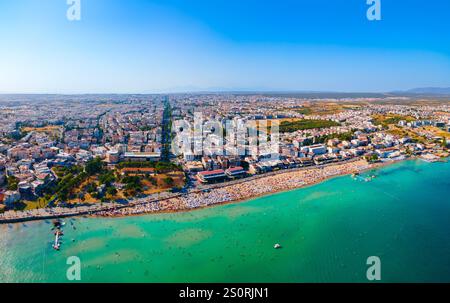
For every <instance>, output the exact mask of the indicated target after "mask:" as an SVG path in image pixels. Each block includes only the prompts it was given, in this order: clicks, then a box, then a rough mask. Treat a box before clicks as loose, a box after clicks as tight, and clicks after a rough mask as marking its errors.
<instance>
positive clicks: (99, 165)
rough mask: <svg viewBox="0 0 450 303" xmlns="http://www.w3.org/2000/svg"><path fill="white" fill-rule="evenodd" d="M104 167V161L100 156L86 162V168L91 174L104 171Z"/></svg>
mask: <svg viewBox="0 0 450 303" xmlns="http://www.w3.org/2000/svg"><path fill="white" fill-rule="evenodd" d="M103 167H104V163H103V162H102V160H101V159H100V158H99V157H97V158H95V159H92V160H89V161H88V162H87V163H86V167H85V168H84V170H85V172H86V173H87V174H88V175H89V176H93V175H95V174H98V173H102V171H103Z"/></svg>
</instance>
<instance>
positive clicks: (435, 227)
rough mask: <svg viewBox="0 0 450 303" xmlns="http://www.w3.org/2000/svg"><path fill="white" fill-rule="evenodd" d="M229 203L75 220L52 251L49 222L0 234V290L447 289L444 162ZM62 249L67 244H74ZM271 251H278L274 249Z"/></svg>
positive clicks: (449, 178)
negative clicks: (254, 285) (65, 286)
mask: <svg viewBox="0 0 450 303" xmlns="http://www.w3.org/2000/svg"><path fill="white" fill-rule="evenodd" d="M373 174H375V175H376V176H377V178H375V179H373V181H371V182H364V181H362V180H354V179H353V178H351V177H350V176H343V177H339V178H335V179H332V180H329V181H327V182H324V183H321V184H318V185H315V186H311V187H308V188H304V189H299V190H295V191H290V192H285V193H280V194H275V195H271V196H267V197H263V198H258V199H255V200H252V201H248V202H242V203H239V204H229V205H224V206H218V207H214V208H209V209H203V210H197V211H193V212H188V213H178V214H157V215H148V216H141V217H129V218H117V219H97V218H79V219H76V220H75V221H74V224H75V226H76V230H74V229H73V228H72V227H71V226H70V224H69V222H70V220H66V221H67V224H66V227H65V230H64V231H65V234H66V235H65V243H64V244H63V246H62V250H61V251H60V252H56V251H54V250H53V249H52V248H51V242H52V240H53V239H52V234H51V231H50V228H51V224H50V223H49V222H34V223H26V224H16V225H2V226H0V235H1V236H0V252H1V257H0V280H1V281H6V282H46V281H50V282H67V280H66V270H67V268H68V267H69V266H68V265H66V258H67V257H69V256H78V257H79V258H80V260H81V268H82V273H81V278H82V282H364V281H367V280H366V270H367V265H366V260H367V258H368V257H369V256H378V257H380V259H381V277H382V281H384V282H431V281H436V282H439V281H446V282H450V163H425V162H422V161H407V162H402V163H398V164H395V165H392V166H388V167H385V168H382V169H379V170H375V171H371V172H368V173H366V174H365V175H373ZM72 239H74V240H75V242H72ZM275 243H280V244H281V245H282V246H283V247H282V249H278V250H276V249H274V248H273V246H274V244H275Z"/></svg>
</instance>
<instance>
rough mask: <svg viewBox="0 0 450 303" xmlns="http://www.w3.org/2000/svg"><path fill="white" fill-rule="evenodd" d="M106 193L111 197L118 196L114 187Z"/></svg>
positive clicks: (109, 188)
mask: <svg viewBox="0 0 450 303" xmlns="http://www.w3.org/2000/svg"><path fill="white" fill-rule="evenodd" d="M106 193H107V194H108V195H110V196H115V195H117V189H115V188H114V187H108V189H107V190H106Z"/></svg>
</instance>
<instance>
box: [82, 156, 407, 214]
mask: <svg viewBox="0 0 450 303" xmlns="http://www.w3.org/2000/svg"><path fill="white" fill-rule="evenodd" d="M404 160H405V159H402V160H392V161H388V162H378V163H372V164H370V163H368V162H367V161H365V160H362V159H358V160H357V161H354V162H350V163H349V162H347V163H338V164H336V163H333V164H331V165H329V166H326V167H327V168H329V169H330V170H333V169H336V170H337V169H341V168H342V170H340V171H339V170H338V172H337V173H334V174H330V175H327V176H324V177H319V178H317V179H314V180H311V181H310V182H304V183H301V184H298V185H296V186H286V187H285V188H280V189H274V190H268V191H264V192H261V193H258V194H251V195H248V196H246V197H242V198H237V199H230V200H223V201H220V200H219V201H217V202H213V203H205V204H199V205H195V206H187V207H181V208H176V209H172V208H170V207H168V208H163V209H155V208H147V209H138V210H136V206H130V207H124V208H121V209H120V210H118V211H113V212H99V213H96V214H94V215H91V217H110V218H123V217H130V216H143V215H149V214H159V213H178V212H191V211H195V210H198V209H204V208H210V207H215V206H219V205H226V204H236V203H240V202H245V201H250V200H253V199H257V198H260V197H267V196H270V195H273V194H278V193H282V192H288V191H291V190H297V189H301V188H306V187H310V186H314V185H317V184H319V183H322V182H325V181H328V180H330V179H333V178H337V177H340V176H345V175H350V174H353V173H363V172H365V171H369V170H373V169H377V168H381V167H384V166H388V165H391V164H395V163H398V162H401V161H404ZM408 160H409V159H408ZM324 168H325V167H310V168H305V169H304V170H301V171H280V172H279V173H278V174H276V175H272V176H263V177H261V178H259V179H257V180H259V181H264V182H267V179H269V178H270V177H274V176H276V177H281V178H283V177H290V176H292V175H295V174H296V173H298V172H311V171H312V172H317V171H321V170H322V169H324ZM253 181H255V180H250V181H246V180H244V182H242V183H238V184H232V185H224V186H222V187H219V188H216V189H212V190H211V192H213V191H214V190H217V189H231V190H234V189H235V188H234V187H236V185H237V186H239V185H243V184H245V183H247V182H249V183H251V182H253ZM211 192H208V193H202V194H201V195H204V196H207V195H209V194H211ZM213 193H214V192H213ZM203 198H204V197H203ZM175 199H176V198H175ZM198 200H200V201H201V200H202V198H200V199H198ZM166 201H170V203H172V202H174V201H173V199H172V198H170V199H167V200H166ZM140 206H143V205H140Z"/></svg>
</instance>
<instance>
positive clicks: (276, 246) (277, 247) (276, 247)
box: [273, 243, 281, 249]
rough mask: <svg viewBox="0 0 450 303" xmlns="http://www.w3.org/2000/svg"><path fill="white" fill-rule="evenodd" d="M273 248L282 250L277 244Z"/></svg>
mask: <svg viewBox="0 0 450 303" xmlns="http://www.w3.org/2000/svg"><path fill="white" fill-rule="evenodd" d="M273 248H275V249H279V248H281V245H280V244H278V243H277V244H275V245H274V246H273Z"/></svg>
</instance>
